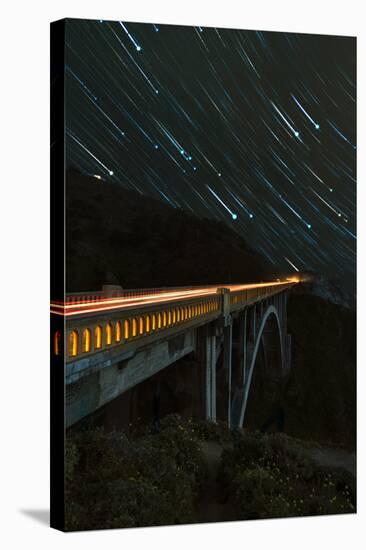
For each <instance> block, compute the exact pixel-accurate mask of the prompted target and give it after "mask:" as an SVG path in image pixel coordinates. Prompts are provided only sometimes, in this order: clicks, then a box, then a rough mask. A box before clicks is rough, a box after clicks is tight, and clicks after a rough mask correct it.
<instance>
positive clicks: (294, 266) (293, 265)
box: [285, 256, 300, 271]
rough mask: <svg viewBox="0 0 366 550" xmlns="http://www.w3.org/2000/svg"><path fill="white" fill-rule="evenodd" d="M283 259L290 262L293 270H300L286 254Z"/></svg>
mask: <svg viewBox="0 0 366 550" xmlns="http://www.w3.org/2000/svg"><path fill="white" fill-rule="evenodd" d="M285 260H286V261H287V262H288V263H289V264H290V266H291V267H293V268H294V269H295V271H300V269H298V268H297V267H296V265H295V264H293V263H292V262H291V260H289V259H288V258H286V256H285Z"/></svg>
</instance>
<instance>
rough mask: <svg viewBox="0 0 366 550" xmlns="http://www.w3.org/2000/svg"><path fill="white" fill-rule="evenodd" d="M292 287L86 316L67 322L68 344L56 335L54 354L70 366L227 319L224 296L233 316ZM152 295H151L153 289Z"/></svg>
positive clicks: (279, 286)
mask: <svg viewBox="0 0 366 550" xmlns="http://www.w3.org/2000/svg"><path fill="white" fill-rule="evenodd" d="M293 284H294V283H293V282H289V283H285V284H281V285H278V284H273V285H271V286H263V287H256V288H247V289H243V290H238V291H231V292H230V291H229V290H227V291H226V292H228V294H229V295H227V294H224V293H222V292H221V291H222V290H223V288H222V287H220V288H219V289H218V292H217V293H215V294H214V293H212V294H209V295H205V296H201V297H197V298H192V297H190V298H188V299H180V300H179V301H178V302H172V301H170V302H166V303H164V302H163V303H159V304H151V305H149V306H144V307H139V308H135V309H133V310H117V311H113V312H110V313H109V315H108V313H107V314H106V313H104V314H103V316H102V317H99V318H98V317H96V316H95V315H94V316H88V315H84V316H83V317H82V318H79V319H77V318H72V319H71V320H70V321H69V320H68V319H67V325H66V326H67V329H66V335H65V341H63V335H62V334H61V332H60V331H57V332H56V333H55V334H54V336H53V338H54V341H53V350H54V353H55V354H56V355H61V354H62V353H64V356H65V359H66V361H67V362H71V361H74V360H76V359H80V358H83V357H87V356H88V355H90V354H94V353H98V352H101V351H105V350H106V349H112V348H113V347H116V346H122V345H127V344H130V343H131V342H134V341H139V340H143V339H144V338H146V337H147V336H153V335H156V334H157V333H163V332H164V333H165V334H167V335H168V334H169V333H170V332H172V331H173V329H174V331H175V332H176V331H177V330H176V328H177V327H184V326H189V327H194V326H196V325H200V324H202V323H205V322H210V321H212V320H214V319H217V318H219V317H221V316H223V315H224V311H223V309H224V296H227V297H228V298H229V309H230V312H235V311H237V310H240V309H243V308H245V307H246V306H248V305H251V304H253V303H255V302H258V301H263V300H264V299H266V298H267V297H269V296H272V295H274V294H277V293H279V292H283V291H284V290H286V289H288V288H289V287H291V286H293ZM193 288H197V287H193ZM204 288H207V287H204ZM149 291H150V293H151V289H149ZM129 347H130V346H129Z"/></svg>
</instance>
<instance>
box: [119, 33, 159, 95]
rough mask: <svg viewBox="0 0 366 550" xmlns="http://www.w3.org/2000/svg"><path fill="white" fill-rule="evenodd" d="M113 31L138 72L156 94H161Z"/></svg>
mask: <svg viewBox="0 0 366 550" xmlns="http://www.w3.org/2000/svg"><path fill="white" fill-rule="evenodd" d="M111 31H112V32H113V34H114V36H115V37H116V38H117V40H118V42H119V43H120V45H121V46H122V48H123V49H124V50H125V52H126V53H127V55H128V56H129V58H130V59H131V61H132V63H133V64H134V65H135V67H137V69H138V71H140V73H141V74H142V76H143V77H144V79H145V80H146V82H147V83H148V84H149V86H151V88H152V89H153V90H154V92H155V93H156V94H158V93H159V90H158V89H157V88H155V86H154V84H153V83H152V82H151V80H150V78H149V77H148V76H147V75H146V73H144V71H143V70H142V69H141V67H140V65H139V64H138V63H136V61H135V60H134V58H133V57H132V55H131V54H130V52H129V51H128V49H127V48H126V47H125V45H124V44H123V42H122V41H121V39H120V38H119V36H118V35H117V33H115V32H114V30H113V29H111Z"/></svg>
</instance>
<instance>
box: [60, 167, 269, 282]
mask: <svg viewBox="0 0 366 550" xmlns="http://www.w3.org/2000/svg"><path fill="white" fill-rule="evenodd" d="M66 212H67V290H68V292H72V291H82V290H94V289H95V290H96V289H99V288H100V287H101V285H102V284H103V283H112V284H119V285H121V286H122V287H124V288H139V287H140V288H141V287H146V288H148V287H157V286H180V285H182V286H185V285H187V286H189V285H201V284H210V283H213V284H214V283H225V282H227V283H229V282H233V283H234V282H245V281H248V282H249V281H253V280H255V281H257V280H261V279H266V278H269V277H271V276H273V275H275V274H274V273H273V269H272V267H271V266H268V265H267V264H266V262H265V260H263V258H262V257H261V256H260V255H259V254H257V253H256V252H254V251H253V250H252V249H250V247H249V246H248V245H247V244H246V243H245V241H244V240H243V239H242V238H241V237H239V236H238V234H237V233H235V232H234V231H233V230H231V229H230V227H228V226H227V225H226V224H224V223H219V222H216V221H214V220H209V219H203V220H202V219H199V218H197V217H195V216H193V215H191V214H189V213H187V212H184V211H183V210H177V209H175V208H172V207H171V206H169V205H166V204H164V203H162V202H160V201H157V200H154V199H152V198H149V197H146V196H142V195H140V194H138V193H137V192H134V191H128V190H126V189H124V188H123V187H122V186H120V185H118V184H111V183H108V182H106V181H102V180H98V179H96V178H94V177H92V176H84V175H82V174H80V173H77V172H75V171H69V172H68V176H67V210H66Z"/></svg>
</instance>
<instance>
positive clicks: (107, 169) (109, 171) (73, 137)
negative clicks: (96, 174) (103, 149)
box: [67, 132, 114, 176]
mask: <svg viewBox="0 0 366 550" xmlns="http://www.w3.org/2000/svg"><path fill="white" fill-rule="evenodd" d="M67 133H68V135H69V136H70V137H71V138H72V139H73V140H74V141H76V143H78V144H79V145H80V147H82V148H83V149H84V151H86V152H87V153H88V154H89V155H90V156H91V157H93V159H95V160H96V161H97V162H98V163H99V164H100V165H101V166H102V167H103V168H104V170H106V171H107V172H108V174H109V175H110V176H113V173H114V172H113V170H110V169H109V168H107V166H106V165H105V164H103V162H102V161H101V160H99V159H98V158H97V157H96V156H95V155H93V153H92V152H91V151H89V149H88V148H87V147H85V145H83V144H82V143H81V141H79V140H78V139H77V138H76V137H75V136H74V135H73V134H72V133H71V132H67Z"/></svg>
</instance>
